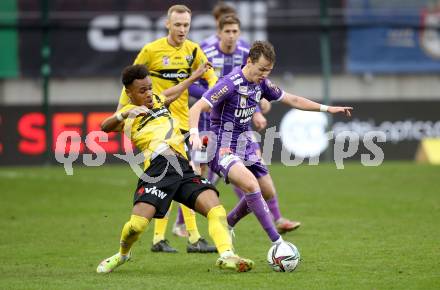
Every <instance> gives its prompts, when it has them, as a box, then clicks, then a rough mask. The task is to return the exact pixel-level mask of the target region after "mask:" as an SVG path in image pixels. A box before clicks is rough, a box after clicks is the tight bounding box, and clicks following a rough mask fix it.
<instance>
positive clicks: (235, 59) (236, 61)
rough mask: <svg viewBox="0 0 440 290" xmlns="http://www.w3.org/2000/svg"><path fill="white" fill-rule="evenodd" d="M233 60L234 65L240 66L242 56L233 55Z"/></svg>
mask: <svg viewBox="0 0 440 290" xmlns="http://www.w3.org/2000/svg"><path fill="white" fill-rule="evenodd" d="M233 59H234V60H233V62H234V63H236V64H239V65H240V64H242V63H243V56H242V55H237V54H234V56H233Z"/></svg>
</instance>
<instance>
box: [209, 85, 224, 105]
mask: <svg viewBox="0 0 440 290" xmlns="http://www.w3.org/2000/svg"><path fill="white" fill-rule="evenodd" d="M227 92H228V86H227V85H225V86H224V87H223V88H221V89H220V90H219V91H218V92H216V93H215V94H212V95H211V98H210V99H211V102H213V103H216V102H217V101H218V99H219V98H220V97H221V96H223V95H224V94H226V93H227Z"/></svg>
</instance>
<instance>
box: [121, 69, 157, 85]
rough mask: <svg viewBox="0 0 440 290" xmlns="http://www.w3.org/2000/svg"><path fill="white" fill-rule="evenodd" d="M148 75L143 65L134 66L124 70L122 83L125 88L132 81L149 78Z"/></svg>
mask: <svg viewBox="0 0 440 290" xmlns="http://www.w3.org/2000/svg"><path fill="white" fill-rule="evenodd" d="M149 75H150V73H149V72H148V69H147V67H146V66H145V65H142V64H136V65H130V66H127V67H126V68H124V70H123V71H122V83H123V84H124V86H125V87H127V86H129V85H131V84H132V83H133V82H134V80H142V79H144V78H146V77H147V76H149Z"/></svg>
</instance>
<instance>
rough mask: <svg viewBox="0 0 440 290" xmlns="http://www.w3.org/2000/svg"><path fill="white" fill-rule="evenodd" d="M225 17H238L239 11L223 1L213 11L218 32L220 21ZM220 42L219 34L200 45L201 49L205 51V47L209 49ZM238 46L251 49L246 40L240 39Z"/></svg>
mask: <svg viewBox="0 0 440 290" xmlns="http://www.w3.org/2000/svg"><path fill="white" fill-rule="evenodd" d="M225 15H237V10H235V8H234V7H232V6H231V5H228V4H226V3H225V2H223V1H219V2H218V3H217V4H216V5H215V6H214V8H213V9H212V16H214V18H215V24H216V28H217V30H218V28H219V23H220V19H221V18H222V17H223V16H225ZM219 40H220V37H219V36H218V34H213V35H211V36H210V37H208V38H206V39H205V40H203V41H202V42H201V43H200V47H201V48H202V49H204V48H205V47H208V46H211V45H213V44H215V43H218V42H219ZM238 45H240V46H242V47H246V48H247V49H249V47H250V45H249V43H247V41H246V40H244V39H243V38H239V39H238Z"/></svg>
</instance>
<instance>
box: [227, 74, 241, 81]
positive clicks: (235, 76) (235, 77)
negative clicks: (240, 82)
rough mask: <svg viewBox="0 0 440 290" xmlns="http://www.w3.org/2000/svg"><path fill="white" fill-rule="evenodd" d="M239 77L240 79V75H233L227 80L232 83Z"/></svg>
mask: <svg viewBox="0 0 440 290" xmlns="http://www.w3.org/2000/svg"><path fill="white" fill-rule="evenodd" d="M239 77H240V74H235V75H232V76H230V77H229V78H230V79H231V81H233V80H235V79H237V78H239Z"/></svg>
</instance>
